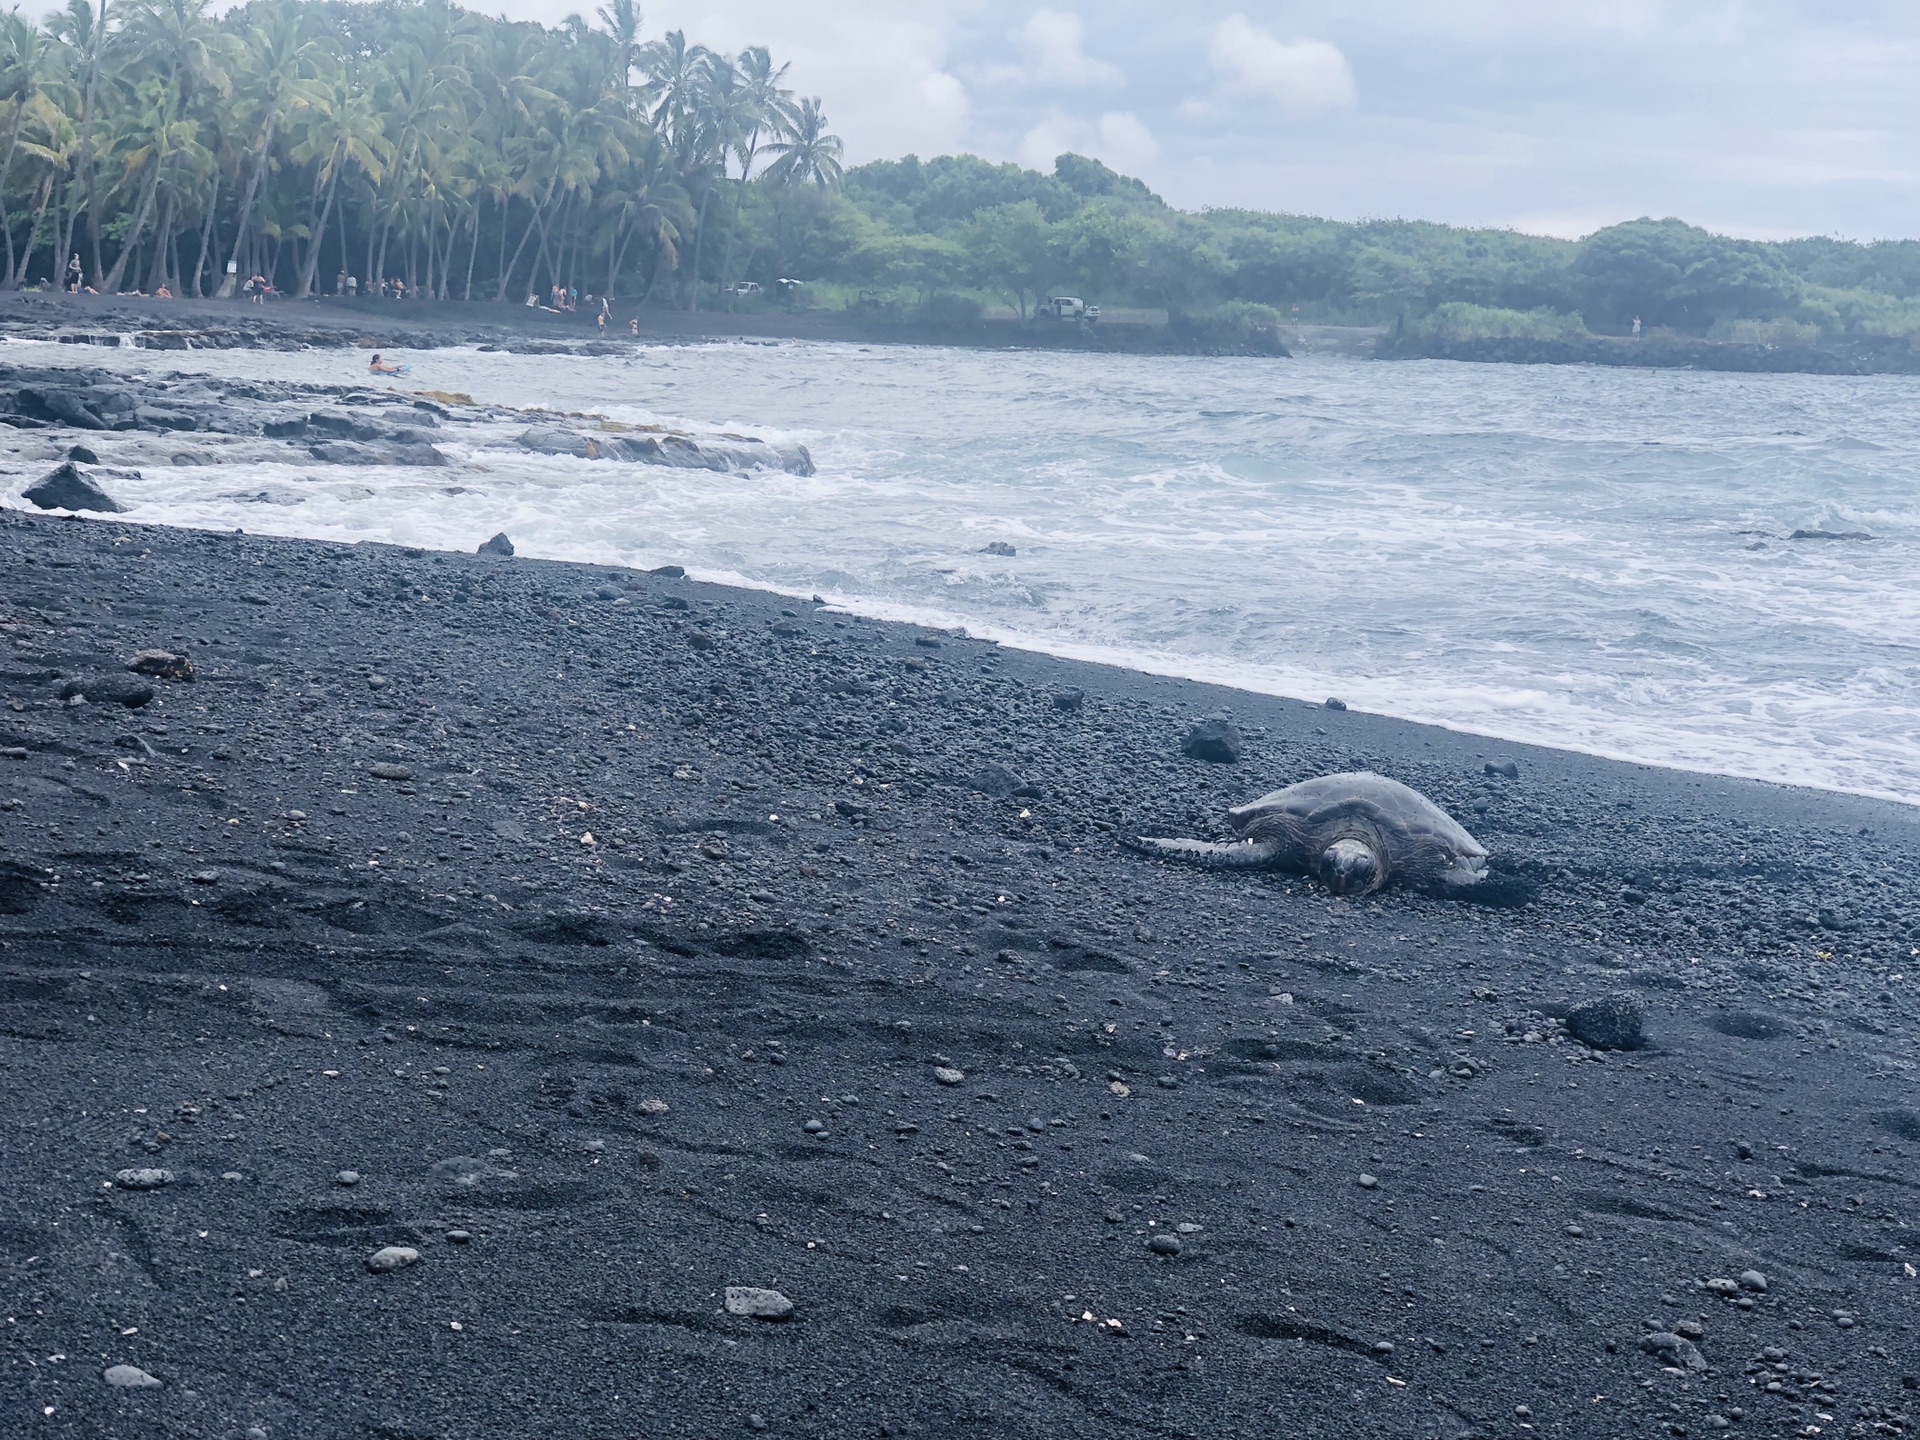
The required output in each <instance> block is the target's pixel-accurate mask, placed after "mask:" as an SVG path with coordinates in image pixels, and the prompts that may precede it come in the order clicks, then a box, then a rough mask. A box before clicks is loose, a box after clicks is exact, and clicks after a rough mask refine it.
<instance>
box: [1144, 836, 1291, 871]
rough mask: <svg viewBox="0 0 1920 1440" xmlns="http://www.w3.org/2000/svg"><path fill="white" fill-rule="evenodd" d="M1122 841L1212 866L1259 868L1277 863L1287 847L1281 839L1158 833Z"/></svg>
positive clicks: (1167, 856) (1168, 857) (1165, 856)
mask: <svg viewBox="0 0 1920 1440" xmlns="http://www.w3.org/2000/svg"><path fill="white" fill-rule="evenodd" d="M1120 843H1121V844H1123V845H1125V846H1126V847H1127V848H1128V849H1129V850H1137V851H1138V852H1139V853H1140V854H1142V855H1155V856H1158V857H1159V858H1160V859H1162V860H1179V861H1181V862H1183V863H1185V864H1188V865H1201V866H1205V867H1206V868H1207V869H1209V870H1259V869H1263V868H1264V867H1266V866H1268V865H1271V864H1273V862H1274V861H1275V860H1276V859H1278V858H1279V856H1280V852H1281V849H1282V848H1283V847H1282V846H1281V844H1280V842H1279V841H1277V840H1235V841H1231V842H1223V841H1217V840H1175V839H1167V838H1163V837H1161V836H1156V835H1131V836H1126V837H1124V838H1123V839H1122V840H1121V842H1120Z"/></svg>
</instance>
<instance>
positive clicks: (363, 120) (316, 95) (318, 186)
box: [292, 70, 393, 299]
mask: <svg viewBox="0 0 1920 1440" xmlns="http://www.w3.org/2000/svg"><path fill="white" fill-rule="evenodd" d="M299 119H300V139H299V142H298V143H297V144H296V145H295V146H294V148H293V152H292V158H293V159H294V160H295V161H297V162H299V163H300V164H303V165H313V166H315V167H316V168H315V170H314V175H313V184H314V199H315V202H316V208H315V213H314V218H313V220H312V222H311V223H310V225H309V226H308V240H307V258H306V263H305V264H304V265H303V266H301V269H300V280H299V283H298V286H297V287H296V290H295V293H296V294H297V295H298V296H300V297H301V298H303V299H304V298H305V297H306V296H308V295H311V294H312V293H313V277H314V274H315V272H316V270H317V269H318V268H319V264H320V252H321V249H322V247H323V245H324V244H325V242H326V236H327V222H328V220H329V219H330V218H331V216H332V214H333V202H334V197H335V196H336V195H337V194H338V192H339V189H340V177H341V176H342V175H344V174H348V173H350V172H352V171H356V170H357V171H358V172H359V173H360V174H362V175H364V176H366V177H367V179H368V180H369V181H371V182H372V183H373V184H374V185H376V186H377V185H378V184H379V183H380V180H381V177H382V176H384V175H385V174H386V166H387V161H388V159H389V157H391V156H392V154H393V144H392V142H391V141H389V140H388V139H387V136H386V132H385V130H384V129H382V127H381V117H380V112H379V111H378V110H377V109H376V108H375V107H374V103H373V96H372V95H371V94H370V93H369V92H368V90H367V89H366V88H364V87H363V86H359V85H355V84H354V83H353V82H352V80H350V79H349V78H348V76H347V74H346V72H345V71H344V70H335V71H334V72H333V73H332V74H330V75H328V76H327V78H326V81H325V83H324V85H323V86H321V87H318V88H314V89H309V90H308V91H307V92H306V93H305V94H303V96H302V100H301V104H300V116H299ZM323 190H324V192H325V199H324V200H322V199H321V193H322V191H323ZM341 253H342V255H343V256H344V254H345V253H346V246H345V244H344V242H343V243H342V245H341Z"/></svg>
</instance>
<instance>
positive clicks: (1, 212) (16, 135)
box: [0, 91, 27, 288]
mask: <svg viewBox="0 0 1920 1440" xmlns="http://www.w3.org/2000/svg"><path fill="white" fill-rule="evenodd" d="M26 119H27V96H26V93H25V92H24V91H22V92H21V95H20V99H19V100H18V101H17V102H15V104H14V107H13V134H12V135H10V136H9V137H8V138H7V163H6V164H4V165H0V229H4V231H5V232H6V237H7V274H8V275H9V276H11V275H12V274H13V217H12V216H11V215H9V214H8V213H7V202H6V189H7V181H8V180H10V179H12V178H13V157H14V153H15V152H16V151H17V150H18V149H19V148H20V129H21V126H23V125H24V124H25V123H26ZM9 288H11V287H9Z"/></svg>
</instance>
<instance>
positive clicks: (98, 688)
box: [60, 675, 153, 710]
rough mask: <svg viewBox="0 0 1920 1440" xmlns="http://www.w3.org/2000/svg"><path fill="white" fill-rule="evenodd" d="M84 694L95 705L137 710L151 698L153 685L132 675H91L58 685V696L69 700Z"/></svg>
mask: <svg viewBox="0 0 1920 1440" xmlns="http://www.w3.org/2000/svg"><path fill="white" fill-rule="evenodd" d="M76 695H84V696H85V697H86V698H87V700H88V701H89V702H91V703H92V704H95V705H124V706H126V707H127V708H128V709H129V710H138V709H139V708H140V707H141V706H142V705H145V704H146V703H147V702H148V701H150V700H152V699H153V686H151V685H149V684H148V683H147V682H146V681H145V680H142V679H139V678H137V677H135V676H132V675H93V676H89V677H88V678H86V679H84V680H69V681H67V683H66V684H64V685H62V686H61V687H60V698H61V699H62V700H71V699H73V697H74V696H76Z"/></svg>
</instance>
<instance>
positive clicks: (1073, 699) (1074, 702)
mask: <svg viewBox="0 0 1920 1440" xmlns="http://www.w3.org/2000/svg"><path fill="white" fill-rule="evenodd" d="M1086 699H1087V692H1086V691H1084V690H1060V691H1056V692H1055V694H1054V697H1053V708H1054V709H1056V710H1078V709H1079V708H1080V707H1081V706H1082V705H1083V704H1085V703H1086Z"/></svg>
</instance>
